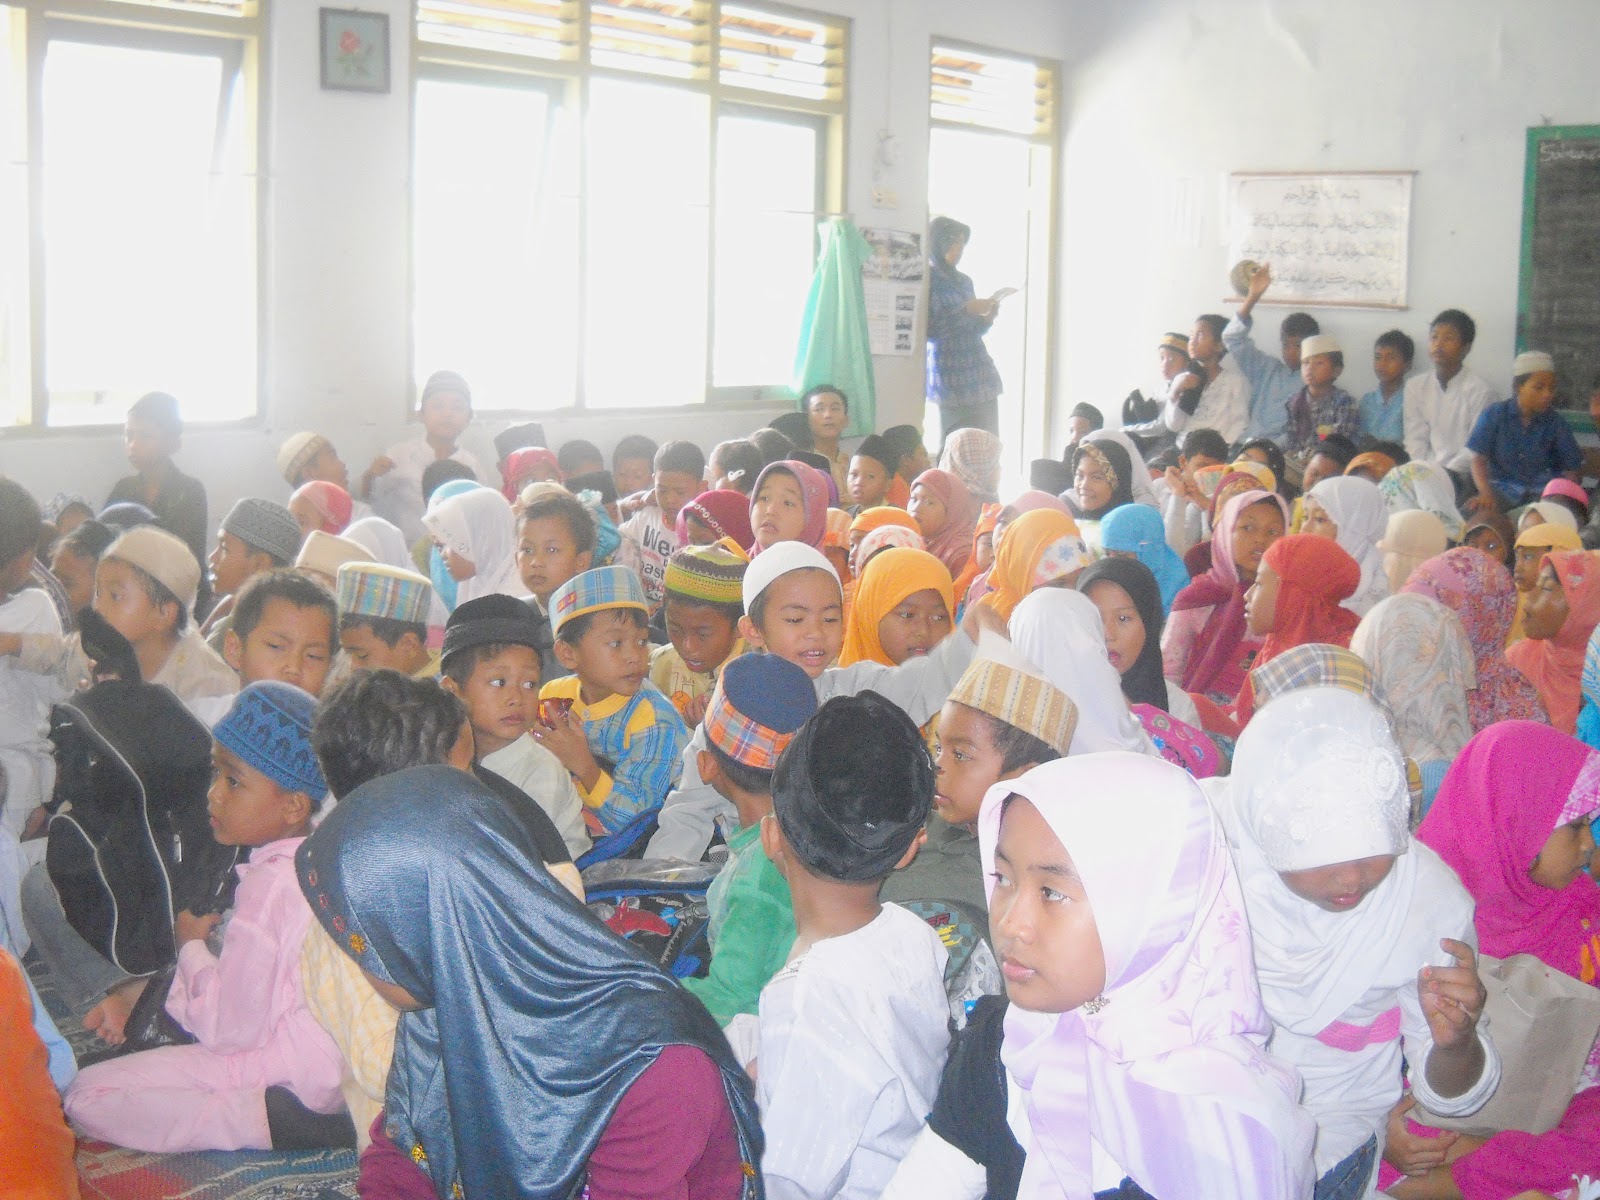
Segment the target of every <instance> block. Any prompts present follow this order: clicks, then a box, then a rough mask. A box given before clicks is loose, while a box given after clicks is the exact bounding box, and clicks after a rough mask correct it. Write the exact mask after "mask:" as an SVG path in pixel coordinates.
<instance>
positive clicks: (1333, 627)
mask: <svg viewBox="0 0 1600 1200" xmlns="http://www.w3.org/2000/svg"><path fill="white" fill-rule="evenodd" d="M1318 542H1320V543H1321V545H1317V543H1318ZM1360 585H1361V565H1360V564H1359V563H1358V562H1356V560H1355V559H1353V558H1351V557H1350V555H1349V554H1348V553H1347V552H1346V551H1345V550H1344V548H1343V547H1341V546H1340V545H1339V543H1338V542H1335V541H1332V540H1331V539H1329V538H1319V537H1317V536H1316V535H1315V534H1310V533H1291V534H1290V535H1289V536H1288V537H1283V538H1279V539H1278V540H1277V541H1275V542H1273V543H1272V545H1271V546H1269V547H1268V548H1267V552H1266V553H1265V554H1264V555H1262V556H1261V567H1260V569H1259V570H1258V571H1257V572H1256V581H1255V583H1253V584H1251V585H1250V590H1249V591H1247V592H1246V593H1245V597H1244V611H1245V622H1246V628H1248V629H1249V631H1250V632H1251V633H1253V634H1255V635H1256V636H1257V637H1264V638H1265V639H1266V640H1265V641H1264V642H1263V643H1262V644H1261V653H1259V654H1257V655H1256V658H1255V662H1254V663H1252V664H1251V669H1252V670H1253V669H1254V668H1256V667H1263V666H1266V664H1267V663H1269V662H1271V661H1272V660H1273V659H1274V658H1276V657H1277V656H1278V655H1280V654H1282V653H1283V652H1284V651H1285V650H1292V649H1294V647H1296V646H1305V645H1309V644H1311V643H1314V642H1315V643H1322V644H1326V645H1330V646H1343V647H1346V648H1348V647H1349V645H1350V636H1351V635H1352V634H1353V633H1355V631H1356V626H1357V625H1359V624H1360V623H1361V618H1359V617H1357V616H1356V615H1355V613H1353V612H1351V611H1350V610H1349V609H1347V608H1344V607H1342V606H1341V603H1340V602H1341V601H1343V600H1345V599H1348V598H1349V597H1350V596H1352V595H1354V594H1355V590H1356V588H1358V587H1359V586H1360ZM1585 636H1586V637H1587V634H1586V635H1585ZM1583 649H1584V648H1583V646H1582V645H1580V646H1579V647H1578V662H1579V667H1580V669H1581V667H1582V663H1583ZM1254 711H1255V694H1254V692H1253V690H1252V689H1251V687H1250V681H1249V679H1246V680H1245V682H1244V685H1243V686H1242V687H1240V689H1239V695H1238V698H1237V700H1236V701H1235V702H1234V713H1235V715H1236V717H1237V719H1238V722H1239V726H1240V727H1241V728H1243V727H1244V725H1245V723H1246V722H1247V721H1249V720H1250V717H1251V716H1252V714H1253V713H1254Z"/></svg>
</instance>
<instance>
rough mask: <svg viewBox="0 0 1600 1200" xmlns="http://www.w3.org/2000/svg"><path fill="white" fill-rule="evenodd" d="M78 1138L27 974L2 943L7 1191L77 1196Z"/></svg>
mask: <svg viewBox="0 0 1600 1200" xmlns="http://www.w3.org/2000/svg"><path fill="white" fill-rule="evenodd" d="M76 1150H77V1141H76V1139H74V1138H73V1136H72V1131H71V1130H70V1129H68V1128H67V1119H66V1117H65V1116H64V1115H62V1112H61V1095H60V1093H58V1092H57V1091H56V1085H55V1084H54V1083H53V1082H52V1081H51V1079H50V1066H49V1053H48V1052H47V1051H46V1050H45V1048H44V1043H43V1042H41V1041H40V1040H39V1035H38V1034H37V1033H36V1032H34V1027H33V1001H32V997H31V995H30V993H29V991H28V979H27V976H25V975H24V974H23V973H22V968H21V967H20V966H18V965H17V960H16V959H14V958H12V957H11V955H10V954H9V953H7V952H6V951H5V950H3V949H0V1161H3V1162H4V1163H5V1168H4V1174H5V1183H6V1187H5V1194H6V1195H8V1196H22V1197H38V1198H39V1200H44V1198H45V1197H50V1198H51V1200H57V1198H68V1197H70V1198H71V1200H77V1197H78V1171H77V1168H76V1167H75V1166H74V1165H73V1155H74V1153H75V1152H76Z"/></svg>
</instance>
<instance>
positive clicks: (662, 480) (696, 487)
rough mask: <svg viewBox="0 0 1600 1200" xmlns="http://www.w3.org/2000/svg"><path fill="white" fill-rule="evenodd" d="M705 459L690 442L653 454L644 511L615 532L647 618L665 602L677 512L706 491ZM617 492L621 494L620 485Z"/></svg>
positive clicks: (634, 515)
mask: <svg viewBox="0 0 1600 1200" xmlns="http://www.w3.org/2000/svg"><path fill="white" fill-rule="evenodd" d="M705 475H706V456H705V453H704V452H703V451H702V450H701V449H700V447H699V446H696V445H695V444H694V443H693V442H682V441H678V442H668V443H667V444H666V445H664V446H662V447H661V449H659V450H657V451H656V458H655V486H654V487H653V488H652V489H651V490H650V498H649V500H648V501H647V502H646V503H645V505H644V507H643V508H641V509H640V510H639V511H638V512H636V513H634V514H633V516H631V517H629V518H628V519H627V520H626V521H624V522H623V523H622V528H621V529H620V530H618V532H619V533H621V534H622V540H623V543H624V544H625V545H627V546H629V547H631V550H632V557H631V559H629V560H628V563H627V565H629V566H631V567H633V569H634V570H636V571H637V572H638V573H639V578H640V580H641V581H642V582H643V583H644V598H645V600H646V601H647V602H648V603H649V605H650V615H651V616H654V615H655V614H656V613H658V612H659V611H661V605H662V603H663V601H664V600H665V598H666V592H665V590H664V586H663V582H662V581H663V580H664V579H665V578H666V575H667V559H669V558H671V557H672V554H673V551H675V550H676V549H677V548H678V533H677V527H678V510H679V509H680V508H682V507H683V506H684V505H685V504H687V503H689V501H691V500H693V499H694V498H695V497H696V496H698V495H699V494H700V493H701V492H703V491H705V489H706V483H705ZM618 491H621V487H620V485H619V487H618Z"/></svg>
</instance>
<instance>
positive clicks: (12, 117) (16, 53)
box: [0, 0, 262, 427]
mask: <svg viewBox="0 0 1600 1200" xmlns="http://www.w3.org/2000/svg"><path fill="white" fill-rule="evenodd" d="M261 21H262V13H261V0H193V2H188V3H183V2H179V0H78V2H77V3H74V4H73V5H70V6H66V5H56V4H51V3H47V2H44V0H19V2H17V3H10V4H0V87H3V93H0V103H3V104H4V119H3V122H0V139H3V141H4V147H3V156H0V161H3V162H4V163H6V164H8V165H7V166H6V167H4V168H3V170H4V172H5V174H4V176H3V178H0V211H3V212H4V214H5V218H6V219H5V220H4V221H3V223H0V224H3V228H4V229H5V230H6V231H7V233H6V234H4V235H0V236H3V240H0V264H3V266H4V277H5V283H4V284H3V285H0V421H3V423H4V424H5V425H7V426H36V427H37V426H50V427H62V426H69V427H70V426H85V425H104V424H116V423H120V422H121V420H122V418H123V415H124V413H125V412H126V410H127V408H128V405H129V404H130V403H132V401H133V400H134V399H136V398H137V397H138V396H139V395H141V394H142V393H144V392H147V391H153V390H161V391H167V392H171V393H173V394H174V395H176V396H177V397H178V399H179V402H180V404H181V405H182V407H183V411H184V415H185V417H186V418H187V419H189V420H191V421H198V422H226V421H236V420H242V419H245V418H249V417H253V416H254V415H256V413H257V411H258V405H259V388H258V367H257V362H258V344H257V343H258V328H259V323H258V306H259V300H258V271H257V252H258V251H257V240H258V239H257V196H256V188H257V179H256V169H255V154H256V129H255V111H256V109H255V103H254V74H255V57H256V40H257V37H258V35H259V30H260V25H261Z"/></svg>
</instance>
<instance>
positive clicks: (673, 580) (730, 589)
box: [662, 539, 750, 606]
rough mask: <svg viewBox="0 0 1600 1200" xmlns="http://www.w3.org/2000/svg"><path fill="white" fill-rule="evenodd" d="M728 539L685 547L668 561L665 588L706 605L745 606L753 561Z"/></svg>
mask: <svg viewBox="0 0 1600 1200" xmlns="http://www.w3.org/2000/svg"><path fill="white" fill-rule="evenodd" d="M733 546H734V543H733V542H731V541H727V540H726V539H724V540H723V541H720V542H717V543H716V544H715V545H711V546H685V547H684V548H683V549H682V550H679V551H678V552H677V553H676V554H674V555H673V556H672V557H671V558H669V559H668V560H667V570H666V575H665V578H664V579H663V581H662V586H663V587H664V588H665V589H666V591H667V593H668V594H669V595H672V596H681V597H683V598H684V599H686V600H698V601H701V602H702V603H705V604H738V605H740V606H743V604H744V571H745V568H746V567H748V566H749V565H750V560H749V559H747V558H746V557H745V556H744V555H743V554H739V553H736V552H735V550H734V549H733V548H732V547H733Z"/></svg>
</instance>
